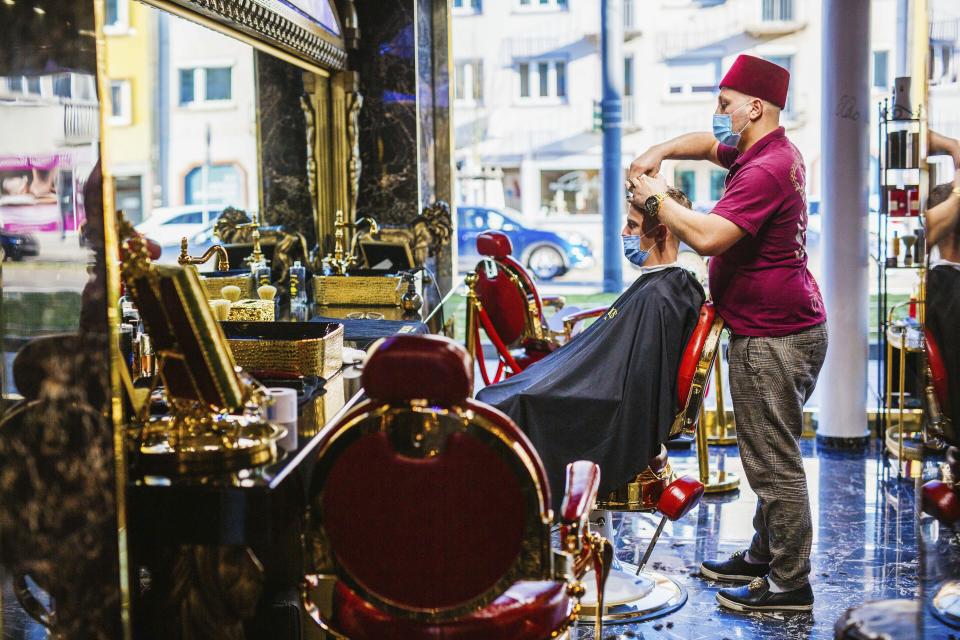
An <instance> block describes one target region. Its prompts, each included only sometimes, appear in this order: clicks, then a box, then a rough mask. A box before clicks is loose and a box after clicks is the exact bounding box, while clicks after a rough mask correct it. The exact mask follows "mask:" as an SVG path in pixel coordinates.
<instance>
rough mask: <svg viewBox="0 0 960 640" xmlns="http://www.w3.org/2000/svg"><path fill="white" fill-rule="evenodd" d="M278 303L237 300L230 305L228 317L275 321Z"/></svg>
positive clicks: (238, 319) (240, 319) (231, 319)
mask: <svg viewBox="0 0 960 640" xmlns="http://www.w3.org/2000/svg"><path fill="white" fill-rule="evenodd" d="M276 305H277V303H276V302H275V301H273V300H237V301H236V302H234V303H233V304H231V305H230V316H229V318H228V319H229V320H230V321H231V322H273V321H274V318H275V316H274V314H275V310H276ZM241 366H243V365H241Z"/></svg>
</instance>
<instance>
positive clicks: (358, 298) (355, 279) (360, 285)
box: [313, 276, 406, 307]
mask: <svg viewBox="0 0 960 640" xmlns="http://www.w3.org/2000/svg"><path fill="white" fill-rule="evenodd" d="M405 290H406V287H405V285H404V284H403V280H402V279H401V278H400V277H399V276H313V297H314V300H315V301H316V303H317V304H318V305H331V304H337V305H350V306H360V307H362V306H387V307H394V306H396V307H399V306H400V296H402V295H403V292H404V291H405Z"/></svg>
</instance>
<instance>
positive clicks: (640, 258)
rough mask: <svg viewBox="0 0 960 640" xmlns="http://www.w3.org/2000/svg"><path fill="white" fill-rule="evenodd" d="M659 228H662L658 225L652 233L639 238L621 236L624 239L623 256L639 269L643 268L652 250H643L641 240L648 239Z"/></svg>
mask: <svg viewBox="0 0 960 640" xmlns="http://www.w3.org/2000/svg"><path fill="white" fill-rule="evenodd" d="M659 228H660V226H659V225H658V226H656V227H654V228H653V229H651V230H650V231H648V232H646V233H644V234H643V235H639V236H631V235H627V236H620V237H621V238H622V239H623V255H624V256H626V258H627V260H629V261H630V262H632V263H633V264H635V265H637V266H638V267H642V266H643V263H644V262H646V261H647V257H649V255H650V249H642V248H641V247H640V240H641V239H642V238H646V237H647V236H648V235H650V234H651V233H654V232H655V231H657V230H658V229H659ZM652 248H653V247H651V249H652Z"/></svg>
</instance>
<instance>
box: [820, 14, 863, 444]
mask: <svg viewBox="0 0 960 640" xmlns="http://www.w3.org/2000/svg"><path fill="white" fill-rule="evenodd" d="M869 69H870V0H823V71H822V74H823V103H822V105H821V117H822V121H821V136H822V144H821V148H822V151H823V163H822V167H823V198H822V202H823V209H822V210H823V234H822V237H823V252H824V253H823V257H822V260H823V274H824V275H823V282H822V283H821V284H822V286H823V298H824V302H825V304H826V307H827V327H828V330H829V336H830V347H829V349H828V350H827V360H826V363H825V364H824V368H823V371H822V372H821V374H820V384H819V388H820V422H819V426H818V430H817V435H818V439H823V438H825V439H826V440H824V442H826V443H827V444H829V443H839V442H841V441H840V440H832V439H834V438H837V439H847V438H854V439H858V440H861V441H862V442H864V443H865V442H866V437H867V435H868V429H867V350H868V344H867V340H868V335H867V330H868V325H867V313H868V304H867V303H868V300H869V297H868V296H869V288H868V284H867V281H868V262H867V232H866V230H867V215H868V197H867V194H868V189H869V181H868V177H869V171H870V114H871V113H872V106H871V104H870V83H869V80H870V78H869Z"/></svg>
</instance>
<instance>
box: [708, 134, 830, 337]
mask: <svg viewBox="0 0 960 640" xmlns="http://www.w3.org/2000/svg"><path fill="white" fill-rule="evenodd" d="M717 156H718V158H719V160H720V162H721V163H722V164H723V165H724V166H725V167H727V168H728V169H729V170H730V171H729V173H728V174H727V179H726V191H725V192H724V194H723V197H722V198H721V199H720V201H719V202H718V203H717V206H716V207H714V209H713V213H715V214H716V215H718V216H721V217H723V218H726V219H727V220H729V221H731V222H733V223H734V224H735V225H737V226H738V227H740V228H741V229H743V230H744V231H745V232H746V234H747V235H745V236H744V237H743V238H742V239H740V240H739V241H738V242H737V243H736V244H735V245H733V246H732V247H730V248H729V249H727V250H726V251H725V252H724V253H722V254H720V255H718V256H715V257H713V258H712V259H711V260H710V295H711V296H712V297H713V301H714V304H716V306H717V311H718V312H719V313H720V317H722V318H723V320H724V322H726V324H727V326H728V327H729V328H730V330H731V331H732V332H733V333H734V334H737V335H743V336H761V337H777V336H785V335H790V334H791V333H797V332H798V331H802V330H803V329H808V328H810V327H813V326H816V325H818V324H821V323H823V322H825V321H826V312H825V311H824V308H823V298H822V297H821V295H820V288H819V287H818V286H817V281H816V280H814V278H813V275H812V274H811V273H810V271H809V269H807V250H806V244H807V196H806V177H805V175H806V170H805V168H804V165H803V157H802V156H801V155H800V151H799V150H797V148H796V147H795V146H793V143H792V142H790V141H789V140H788V139H787V136H786V135H785V133H784V130H783V128H782V127H781V128H779V129H777V130H776V131H773V132H771V133H769V134H767V135H766V136H764V137H763V138H761V139H760V140H759V141H758V142H757V143H756V144H754V145H753V146H752V147H750V148H749V149H748V150H747V151H746V153H743V154H739V153H738V151H737V149H736V148H735V147H729V146H726V145H723V144H721V145H720V147H719V148H718V150H717Z"/></svg>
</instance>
